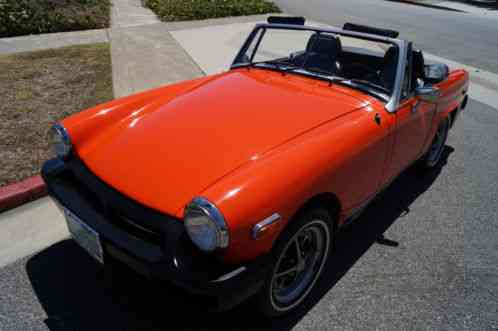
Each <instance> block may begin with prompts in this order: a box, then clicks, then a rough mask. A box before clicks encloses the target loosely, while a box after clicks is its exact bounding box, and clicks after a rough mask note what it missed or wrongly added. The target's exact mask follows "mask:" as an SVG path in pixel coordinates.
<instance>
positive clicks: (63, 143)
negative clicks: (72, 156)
mask: <svg viewBox="0 0 498 331" xmlns="http://www.w3.org/2000/svg"><path fill="white" fill-rule="evenodd" d="M52 144H53V148H54V153H55V155H56V156H58V157H67V156H68V155H69V153H70V152H71V148H72V144H71V139H70V138H69V135H68V134H67V131H66V128H64V127H63V126H62V125H61V124H59V123H56V124H54V126H52Z"/></svg>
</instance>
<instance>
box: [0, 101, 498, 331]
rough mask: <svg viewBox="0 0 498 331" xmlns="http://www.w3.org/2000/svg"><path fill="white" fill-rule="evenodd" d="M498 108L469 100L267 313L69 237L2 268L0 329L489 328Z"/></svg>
mask: <svg viewBox="0 0 498 331" xmlns="http://www.w3.org/2000/svg"><path fill="white" fill-rule="evenodd" d="M497 115H498V110H496V109H492V108H489V107H487V106H484V105H482V104H479V103H478V102H475V101H471V102H470V104H469V106H468V110H467V112H466V113H464V114H463V115H462V117H461V118H460V121H459V122H458V123H457V124H456V126H455V128H454V130H453V132H452V133H451V136H450V138H449V141H448V146H447V148H446V152H445V162H444V165H443V166H442V167H441V168H440V169H437V170H435V171H433V172H431V173H429V174H426V175H421V174H420V173H419V172H418V171H417V170H416V169H409V170H408V171H407V172H405V173H404V174H403V175H402V176H401V177H400V178H399V179H398V180H397V181H395V182H394V183H393V185H392V186H391V187H390V188H389V189H388V190H387V192H385V194H384V195H383V196H381V197H380V198H379V199H378V200H377V201H375V202H374V203H373V204H372V205H371V206H370V207H369V208H368V210H367V211H366V213H365V214H364V215H363V216H362V217H361V218H360V219H359V220H358V221H357V222H356V223H354V224H353V225H352V226H351V227H349V228H347V229H346V230H344V231H343V232H342V233H341V234H340V235H339V236H338V238H337V245H336V250H335V254H334V255H333V256H332V257H331V258H330V260H329V262H328V265H327V267H326V271H325V274H324V277H323V278H322V279H321V281H320V283H319V286H318V288H317V289H316V290H315V291H314V292H313V293H312V298H311V300H308V301H307V302H306V304H305V305H304V306H303V307H302V308H301V309H300V310H298V311H297V312H296V313H294V314H292V315H291V316H289V317H286V318H282V319H273V320H269V319H266V318H263V317H262V316H260V315H258V314H256V313H255V312H254V309H253V306H252V305H251V303H247V304H244V305H242V306H240V307H238V308H236V309H235V310H233V311H230V312H225V313H221V314H211V313H207V312H206V311H205V310H206V309H207V308H208V307H209V303H208V302H204V301H202V300H199V299H200V298H197V297H193V296H190V295H187V294H186V293H184V292H183V291H181V290H179V289H176V288H170V287H168V286H165V285H159V284H151V283H148V282H146V281H144V280H143V279H141V278H140V277H138V276H136V275H134V274H133V273H131V272H128V271H123V272H122V273H116V274H114V277H112V275H111V277H109V274H106V273H104V272H103V271H102V270H101V269H100V268H99V267H98V266H97V265H96V263H95V262H93V260H92V259H91V258H90V257H88V256H87V255H86V254H85V253H84V252H83V251H82V250H81V249H80V248H79V247H77V246H76V244H74V243H73V242H72V241H70V240H66V241H62V242H60V243H57V244H55V245H54V246H51V247H49V248H47V249H45V250H43V251H41V252H40V253H38V254H36V255H34V256H31V257H27V258H24V259H22V260H19V261H17V262H15V263H13V264H10V265H9V266H7V267H4V268H3V269H1V270H0V293H1V295H0V330H77V329H78V330H80V329H81V330H110V329H112V330H125V329H126V330H137V329H140V330H145V329H155V330H160V329H161V330H290V329H294V330H372V329H382V330H422V329H423V330H428V329H431V330H433V329H437V330H464V329H469V330H495V329H497V328H498V314H497V307H498V306H497V298H498V249H497V248H498V247H497V236H496V234H497V227H498V225H497V223H496V219H497V218H498V213H497V211H496V206H497V197H498V188H497V186H496V183H497V182H498V171H497V169H498V168H497V167H496V160H497V159H498V151H497V149H496V142H498V131H497V130H496V127H498V116H497Z"/></svg>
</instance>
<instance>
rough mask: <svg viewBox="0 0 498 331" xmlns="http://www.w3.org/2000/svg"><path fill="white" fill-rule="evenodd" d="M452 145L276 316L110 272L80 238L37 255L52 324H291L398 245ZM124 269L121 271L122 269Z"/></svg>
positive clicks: (414, 173) (398, 188)
mask: <svg viewBox="0 0 498 331" xmlns="http://www.w3.org/2000/svg"><path fill="white" fill-rule="evenodd" d="M452 152H453V148H451V147H448V146H447V147H446V149H445V151H444V155H443V160H442V161H443V162H441V166H440V167H438V168H437V169H434V170H432V171H430V172H429V173H425V174H423V175H422V174H421V173H420V172H419V171H418V169H416V168H410V169H408V170H407V171H405V172H404V173H403V174H402V175H401V176H400V177H399V178H398V179H397V180H396V181H394V182H393V183H392V184H391V186H390V187H389V188H388V189H387V190H386V191H385V192H384V193H383V194H382V195H381V196H380V197H379V198H377V199H376V200H375V201H374V202H373V203H372V204H371V205H370V206H369V207H368V208H367V210H366V211H365V213H364V214H363V215H362V216H361V217H360V218H359V219H358V220H357V221H355V222H354V223H353V224H351V225H350V226H348V227H346V228H345V229H344V230H342V231H341V232H340V233H339V234H338V235H337V237H336V243H335V251H334V254H333V255H332V256H331V257H330V259H329V261H328V263H327V267H326V268H325V270H324V274H323V276H322V278H321V280H320V281H319V282H318V283H317V287H316V288H315V289H314V290H313V291H312V293H311V295H310V297H309V299H308V300H306V301H305V302H304V303H303V305H301V306H300V307H299V308H298V309H297V310H296V311H295V312H293V313H292V314H289V315H288V316H286V317H282V318H274V319H269V318H266V317H264V316H262V315H261V314H259V313H257V311H256V310H255V309H254V305H253V304H252V303H251V302H248V303H244V304H242V305H240V306H238V307H236V308H234V309H232V310H231V311H228V312H223V313H210V312H208V311H207V310H208V309H207V308H208V303H207V302H205V301H204V300H203V298H200V297H196V296H193V295H190V294H188V293H186V292H184V291H183V290H181V289H178V288H175V287H172V286H168V285H166V284H157V283H154V282H149V281H147V280H145V279H143V278H142V277H140V276H138V275H136V274H134V273H133V272H131V271H128V270H126V269H125V270H123V272H117V273H113V274H109V273H106V272H104V271H103V270H102V269H101V268H100V267H99V266H98V265H97V263H96V262H94V261H93V260H92V258H90V257H89V256H88V255H87V254H86V253H84V252H83V250H82V249H80V248H79V247H78V246H77V245H76V244H75V243H74V242H73V241H72V240H65V241H62V242H59V243H57V244H55V245H53V246H51V247H49V248H47V249H45V250H44V251H42V252H40V253H38V254H36V255H35V256H33V257H32V258H31V259H30V260H29V261H28V263H27V266H26V268H27V273H28V276H29V279H30V281H31V284H32V287H33V289H34V291H35V293H36V295H37V298H38V300H39V302H40V303H41V305H42V306H43V308H44V310H45V312H46V313H47V316H48V318H47V319H46V320H45V323H46V325H47V327H48V328H49V329H50V330H75V329H78V330H80V329H82V330H87V329H88V330H109V329H112V330H168V329H173V330H224V329H226V330H234V329H236V330H290V329H292V328H293V327H294V326H295V325H296V324H297V323H298V322H299V321H300V320H301V319H302V318H303V317H304V315H305V314H306V313H307V312H308V311H309V310H310V309H312V308H313V306H315V305H316V304H317V303H318V302H319V301H320V299H321V298H322V297H323V296H324V295H325V294H326V293H327V292H328V291H329V290H330V289H332V288H333V287H334V285H335V284H336V283H337V282H338V281H339V280H340V279H341V278H342V277H343V276H344V275H345V274H346V273H347V272H348V271H349V270H350V268H351V267H352V266H353V265H354V264H355V263H356V261H358V259H359V258H360V257H361V256H362V255H363V254H364V253H365V252H366V251H367V250H368V249H369V248H370V247H371V246H372V245H374V244H382V245H388V246H391V247H394V248H393V249H396V248H395V247H396V246H397V243H396V242H395V241H392V240H389V238H385V237H384V232H385V231H386V230H387V229H388V228H389V227H390V226H391V225H392V224H393V223H394V222H395V221H396V220H398V219H400V218H402V216H403V215H405V214H406V213H407V212H409V207H410V205H411V204H412V202H413V201H414V200H415V199H417V197H418V196H420V195H421V194H422V193H424V192H425V191H426V190H427V189H428V188H429V187H430V186H431V185H432V183H433V182H434V181H435V179H436V178H437V177H438V176H439V174H440V173H441V170H442V169H443V168H444V166H445V165H446V161H447V159H448V157H449V155H450V154H451V153H452ZM118 275H119V277H118Z"/></svg>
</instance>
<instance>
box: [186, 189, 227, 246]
mask: <svg viewBox="0 0 498 331" xmlns="http://www.w3.org/2000/svg"><path fill="white" fill-rule="evenodd" d="M184 222H185V228H186V230H187V233H188V235H189V237H190V239H191V240H192V242H193V243H194V244H195V245H196V246H197V247H199V249H201V250H203V251H205V252H212V251H214V250H215V249H217V248H225V247H227V246H228V240H229V238H228V227H227V225H226V223H225V219H224V218H223V215H222V214H221V213H220V211H219V210H218V209H217V208H216V206H215V205H214V204H212V203H211V202H209V201H208V200H206V199H204V198H195V199H194V200H192V202H191V203H189V204H188V205H187V207H186V208H185V217H184Z"/></svg>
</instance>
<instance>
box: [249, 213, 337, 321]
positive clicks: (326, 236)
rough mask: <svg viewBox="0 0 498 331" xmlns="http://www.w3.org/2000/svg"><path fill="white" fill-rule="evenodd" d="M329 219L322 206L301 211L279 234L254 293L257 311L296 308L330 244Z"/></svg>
mask: <svg viewBox="0 0 498 331" xmlns="http://www.w3.org/2000/svg"><path fill="white" fill-rule="evenodd" d="M331 224H332V219H331V217H330V215H329V213H328V212H327V210H326V209H324V208H313V209H310V210H308V211H306V212H304V213H302V214H301V216H300V217H298V218H297V219H296V220H295V221H293V224H291V225H290V227H289V229H288V230H286V232H285V233H284V234H283V235H282V238H281V239H280V240H279V242H278V244H277V246H276V247H275V254H274V259H275V260H274V267H273V269H272V272H271V274H270V275H268V277H267V279H266V280H265V284H264V286H263V289H262V290H261V292H260V293H259V295H258V303H259V308H260V309H261V311H262V312H263V313H264V314H266V315H269V316H278V315H282V314H285V313H287V312H289V311H291V310H292V309H294V308H296V307H297V306H298V305H299V304H300V303H301V302H302V301H303V300H304V299H306V297H307V296H308V295H309V293H310V292H311V290H312V289H313V287H314V285H315V283H316V281H317V280H318V278H319V276H320V274H321V273H322V270H323V267H324V265H325V262H326V260H327V257H328V255H329V252H330V247H331V241H332V236H331V233H332V231H331V228H332V227H331Z"/></svg>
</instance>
